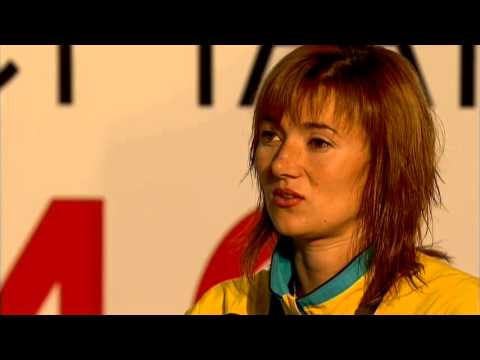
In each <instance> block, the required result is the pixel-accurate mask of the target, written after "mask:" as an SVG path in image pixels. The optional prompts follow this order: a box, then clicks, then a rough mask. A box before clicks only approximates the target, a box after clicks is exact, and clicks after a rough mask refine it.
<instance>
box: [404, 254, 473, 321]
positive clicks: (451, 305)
mask: <svg viewBox="0 0 480 360" xmlns="http://www.w3.org/2000/svg"><path fill="white" fill-rule="evenodd" d="M419 260H420V263H421V264H422V266H423V269H422V271H421V272H420V274H419V279H415V284H416V285H417V289H412V287H411V286H407V284H406V281H403V284H402V286H401V288H403V291H401V292H402V293H403V298H404V300H407V299H408V300H409V301H410V303H415V304H416V306H417V309H418V311H419V312H420V313H425V314H452V315H453V314H480V280H479V278H477V277H475V276H473V275H470V274H468V273H466V272H464V271H462V270H459V269H457V268H456V267H454V266H452V265H450V264H448V263H447V262H445V261H443V260H440V259H437V258H435V257H432V256H428V255H425V254H420V255H419ZM400 297H402V296H400Z"/></svg>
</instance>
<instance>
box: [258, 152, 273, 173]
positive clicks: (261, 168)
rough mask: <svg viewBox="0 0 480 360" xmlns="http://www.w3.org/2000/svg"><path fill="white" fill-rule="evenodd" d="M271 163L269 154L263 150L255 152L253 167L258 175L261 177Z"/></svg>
mask: <svg viewBox="0 0 480 360" xmlns="http://www.w3.org/2000/svg"><path fill="white" fill-rule="evenodd" d="M270 164H271V154H270V153H269V152H268V151H265V150H261V149H260V150H259V149H257V151H256V152H255V162H254V167H255V171H256V172H257V174H258V175H259V176H260V177H263V176H264V174H265V172H266V171H267V169H268V168H269V167H270Z"/></svg>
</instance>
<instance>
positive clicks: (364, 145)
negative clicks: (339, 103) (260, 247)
mask: <svg viewBox="0 0 480 360" xmlns="http://www.w3.org/2000/svg"><path fill="white" fill-rule="evenodd" d="M303 113H305V116H302V119H301V122H300V123H299V124H297V125H296V124H294V123H293V122H292V121H291V120H290V118H289V117H288V115H284V116H283V118H282V119H281V122H280V125H279V126H278V127H277V126H275V125H274V124H273V123H272V122H271V121H269V120H268V119H265V120H262V122H261V123H260V133H259V135H260V138H259V143H258V146H257V148H256V153H255V168H256V171H257V174H258V176H259V180H260V184H261V188H262V191H263V195H264V200H265V205H266V208H267V211H268V213H269V215H270V218H271V219H272V222H273V224H274V226H275V228H276V229H277V231H278V232H279V233H280V234H282V235H285V236H289V237H292V238H293V239H297V240H306V241H309V240H316V239H321V238H338V237H345V236H351V234H352V232H353V230H354V229H355V227H356V226H357V222H358V219H357V215H358V210H359V205H360V199H361V194H362V190H363V187H364V184H365V180H366V176H367V170H368V162H369V147H368V142H367V139H366V135H365V132H364V130H363V129H362V128H361V127H360V125H358V122H351V121H350V122H349V119H345V120H346V121H336V119H334V118H333V106H326V107H325V108H324V109H322V111H321V115H320V116H318V115H316V116H308V114H307V113H306V111H303ZM342 123H343V124H347V123H349V124H350V126H348V127H346V126H341V125H342Z"/></svg>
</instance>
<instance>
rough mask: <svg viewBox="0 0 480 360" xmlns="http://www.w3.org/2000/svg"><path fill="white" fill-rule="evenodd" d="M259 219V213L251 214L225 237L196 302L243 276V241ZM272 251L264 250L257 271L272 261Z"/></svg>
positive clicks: (204, 278)
mask: <svg viewBox="0 0 480 360" xmlns="http://www.w3.org/2000/svg"><path fill="white" fill-rule="evenodd" d="M259 217H260V213H259V212H258V211H253V212H251V213H249V214H248V215H247V216H245V217H244V218H242V219H241V220H240V221H239V222H238V223H237V224H236V225H234V227H233V228H232V229H231V230H230V231H229V232H228V233H227V234H226V235H225V236H224V238H223V240H222V241H221V242H220V244H219V245H218V246H217V248H216V249H215V251H214V252H213V255H212V257H211V258H210V260H209V262H208V263H207V266H206V268H205V271H204V272H203V275H202V276H201V280H200V284H199V286H198V289H197V291H196V294H195V298H194V302H196V301H198V300H199V299H200V297H201V296H202V295H203V294H204V293H205V291H207V290H208V289H210V288H211V287H212V286H214V285H216V284H218V283H220V282H222V281H225V280H229V279H234V278H237V277H239V276H240V275H241V271H240V258H241V255H242V251H243V249H244V246H245V241H244V240H243V241H242V239H244V235H245V234H248V233H250V232H251V230H252V229H253V227H254V226H255V224H256V223H257V222H258V219H259ZM272 251H273V249H272V248H270V247H265V248H264V249H263V251H262V252H261V253H260V256H259V259H258V261H257V269H258V268H261V267H262V266H263V265H264V264H265V263H267V262H268V261H269V260H270V258H271V256H272Z"/></svg>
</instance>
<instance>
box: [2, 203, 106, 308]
mask: <svg viewBox="0 0 480 360" xmlns="http://www.w3.org/2000/svg"><path fill="white" fill-rule="evenodd" d="M102 207H103V204H102V201H101V200H54V201H52V202H51V204H50V206H49V207H48V209H47V211H46V213H45V215H44V216H43V218H42V219H41V221H40V223H39V225H38V226H37V228H36V229H35V231H34V232H33V235H32V236H31V237H30V240H29V241H28V243H27V246H26V247H25V249H24V250H23V252H22V253H21V255H20V257H19V258H18V260H17V262H16V263H15V265H14V267H13V269H12V270H11V272H10V274H9V276H8V277H7V279H6V281H5V282H4V285H3V289H2V290H1V291H0V313H1V314H18V315H23V314H24V315H33V314H36V313H38V311H39V309H40V306H41V305H42V303H43V301H44V300H45V299H46V297H47V296H48V294H49V292H50V290H51V288H52V286H53V285H54V284H59V285H60V309H59V312H60V313H61V314H66V315H67V314H77V315H81V314H92V315H94V314H102V310H103V307H102V303H103V291H102V290H103V289H102V287H103V284H102V280H103V276H102V275H103V274H102V271H103V268H102V265H103V261H102V260H103V252H102V221H103V219H102Z"/></svg>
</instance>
